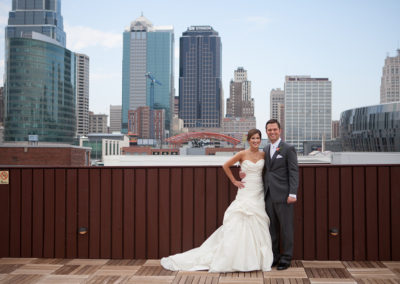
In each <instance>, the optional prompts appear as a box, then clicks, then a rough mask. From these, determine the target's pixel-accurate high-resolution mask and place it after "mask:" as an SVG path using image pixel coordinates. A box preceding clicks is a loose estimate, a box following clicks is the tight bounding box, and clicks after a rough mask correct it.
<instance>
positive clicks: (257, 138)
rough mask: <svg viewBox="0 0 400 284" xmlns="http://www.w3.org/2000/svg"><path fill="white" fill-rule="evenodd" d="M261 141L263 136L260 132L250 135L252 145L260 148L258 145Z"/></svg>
mask: <svg viewBox="0 0 400 284" xmlns="http://www.w3.org/2000/svg"><path fill="white" fill-rule="evenodd" d="M260 143H261V137H260V135H259V134H258V133H256V134H254V135H253V136H251V137H250V140H249V145H250V147H253V148H257V149H258V146H260Z"/></svg>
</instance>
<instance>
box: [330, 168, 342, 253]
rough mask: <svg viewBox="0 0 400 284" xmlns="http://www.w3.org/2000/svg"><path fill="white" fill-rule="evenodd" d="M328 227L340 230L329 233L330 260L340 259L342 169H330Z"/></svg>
mask: <svg viewBox="0 0 400 284" xmlns="http://www.w3.org/2000/svg"><path fill="white" fill-rule="evenodd" d="M328 203H329V204H328V208H329V212H328V224H329V225H328V226H329V228H328V229H336V230H338V235H336V236H335V235H331V234H329V241H328V245H329V260H339V259H340V235H341V232H340V170H339V168H329V169H328Z"/></svg>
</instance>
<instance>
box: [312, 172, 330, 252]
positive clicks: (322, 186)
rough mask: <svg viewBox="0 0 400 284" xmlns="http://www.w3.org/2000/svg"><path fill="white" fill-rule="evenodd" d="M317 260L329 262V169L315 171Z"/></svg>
mask: <svg viewBox="0 0 400 284" xmlns="http://www.w3.org/2000/svg"><path fill="white" fill-rule="evenodd" d="M315 179H316V180H315V199H316V202H315V209H316V211H315V215H316V216H315V220H316V223H315V225H316V237H315V238H316V242H317V243H316V258H317V260H328V233H329V231H328V174H327V169H326V168H322V167H316V169H315Z"/></svg>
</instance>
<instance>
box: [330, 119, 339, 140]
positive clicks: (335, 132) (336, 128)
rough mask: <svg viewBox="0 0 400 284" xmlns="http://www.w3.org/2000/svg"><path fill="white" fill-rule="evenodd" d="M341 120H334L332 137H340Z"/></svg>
mask: <svg viewBox="0 0 400 284" xmlns="http://www.w3.org/2000/svg"><path fill="white" fill-rule="evenodd" d="M339 129H340V121H339V120H332V137H331V138H332V139H336V138H339V137H340V131H339Z"/></svg>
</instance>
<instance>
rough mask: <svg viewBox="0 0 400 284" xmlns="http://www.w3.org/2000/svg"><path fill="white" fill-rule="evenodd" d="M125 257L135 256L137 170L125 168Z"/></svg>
mask: <svg viewBox="0 0 400 284" xmlns="http://www.w3.org/2000/svg"><path fill="white" fill-rule="evenodd" d="M123 204H124V258H127V259H131V258H134V256H135V170H133V169H125V170H124V201H123Z"/></svg>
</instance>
